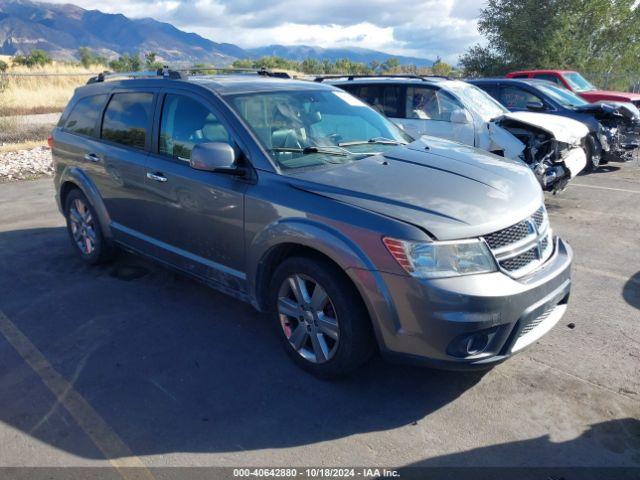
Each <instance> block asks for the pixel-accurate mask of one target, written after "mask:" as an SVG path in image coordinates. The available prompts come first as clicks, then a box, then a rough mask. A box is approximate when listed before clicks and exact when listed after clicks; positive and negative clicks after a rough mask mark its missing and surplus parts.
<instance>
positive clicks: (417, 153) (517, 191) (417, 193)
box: [290, 137, 544, 240]
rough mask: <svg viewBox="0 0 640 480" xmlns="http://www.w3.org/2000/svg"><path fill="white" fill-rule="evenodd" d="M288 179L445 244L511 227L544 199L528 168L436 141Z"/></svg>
mask: <svg viewBox="0 0 640 480" xmlns="http://www.w3.org/2000/svg"><path fill="white" fill-rule="evenodd" d="M290 177H291V182H292V186H294V187H295V188H299V189H302V190H306V191H308V192H311V193H314V194H317V195H322V196H324V197H329V198H332V199H334V200H338V201H340V202H343V203H346V204H349V205H354V206H357V207H360V208H363V209H365V210H369V211H372V212H375V213H379V214H382V215H385V216H387V217H392V218H395V219H398V220H401V221H403V222H406V223H410V224H413V225H416V226H418V227H420V228H421V229H423V230H425V231H427V232H428V233H429V234H431V235H432V236H433V237H435V238H436V239H439V240H454V239H462V238H470V237H477V236H480V235H484V234H487V233H490V232H494V231H496V230H500V229H502V228H505V227H508V226H510V225H513V224H514V223H517V222H519V221H520V220H522V219H523V218H526V217H527V216H529V215H531V214H532V213H533V212H534V211H535V210H536V209H537V208H539V207H540V205H541V204H542V202H543V200H544V198H543V194H542V190H541V189H540V186H539V184H538V182H537V180H536V178H535V176H534V175H533V173H532V172H531V170H530V169H529V168H528V167H527V166H526V165H524V164H523V163H521V162H519V161H512V160H506V159H504V158H502V157H498V156H496V155H492V154H490V153H486V152H483V151H481V150H477V149H475V148H472V147H468V146H466V145H462V144H460V143H455V142H449V141H446V140H442V139H437V138H434V137H422V138H421V139H420V140H417V141H415V142H413V143H412V144H410V145H408V146H398V147H393V148H390V149H389V150H388V151H387V152H386V153H384V154H378V155H375V156H371V157H367V158H364V159H362V160H356V161H354V162H351V163H348V164H345V165H341V166H337V167H335V168H326V169H322V170H312V171H303V172H296V173H292V174H291V176H290Z"/></svg>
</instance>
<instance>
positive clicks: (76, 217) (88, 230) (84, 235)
mask: <svg viewBox="0 0 640 480" xmlns="http://www.w3.org/2000/svg"><path fill="white" fill-rule="evenodd" d="M69 222H70V224H71V234H72V235H73V241H74V242H76V245H77V246H78V248H79V249H80V251H81V252H82V253H83V254H85V255H91V254H92V253H93V251H94V250H95V249H96V231H95V224H94V220H93V215H91V211H90V210H89V207H88V206H87V204H86V203H85V202H83V201H82V200H81V199H79V198H76V199H75V200H74V201H73V203H72V204H71V206H70V207H69Z"/></svg>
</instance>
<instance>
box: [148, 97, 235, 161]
mask: <svg viewBox="0 0 640 480" xmlns="http://www.w3.org/2000/svg"><path fill="white" fill-rule="evenodd" d="M205 142H223V143H231V138H230V136H229V132H227V129H226V128H225V127H224V126H223V125H222V124H221V123H220V121H219V120H218V117H216V115H215V114H213V113H212V112H211V111H210V110H209V109H208V108H207V107H205V106H204V105H202V104H201V103H200V102H198V101H196V100H193V99H191V98H189V97H185V96H183V95H173V94H168V95H167V96H166V97H165V99H164V103H163V106H162V117H161V120H160V142H159V151H160V153H161V154H163V155H167V156H169V157H174V158H177V159H179V160H184V161H189V159H190V158H191V150H193V147H194V146H195V145H196V144H198V143H205Z"/></svg>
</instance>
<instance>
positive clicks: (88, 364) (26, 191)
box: [0, 162, 640, 480]
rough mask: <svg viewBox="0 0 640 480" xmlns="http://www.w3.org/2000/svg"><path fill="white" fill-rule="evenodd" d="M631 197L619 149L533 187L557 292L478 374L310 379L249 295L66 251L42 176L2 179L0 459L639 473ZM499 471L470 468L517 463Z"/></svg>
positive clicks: (636, 239)
mask: <svg viewBox="0 0 640 480" xmlns="http://www.w3.org/2000/svg"><path fill="white" fill-rule="evenodd" d="M639 202H640V166H639V165H638V163H637V162H634V163H628V164H612V165H610V166H609V167H608V168H606V169H602V170H600V171H599V172H598V173H595V174H592V175H585V176H581V177H579V178H577V179H575V181H574V182H573V183H572V184H571V185H570V186H569V188H568V189H567V190H566V191H565V192H563V193H562V194H561V195H559V196H555V197H553V196H550V197H548V198H547V206H548V209H549V212H550V216H551V221H552V226H553V228H554V230H555V231H556V232H557V233H558V234H560V235H562V236H563V237H564V238H565V239H567V240H568V241H569V243H571V245H572V246H573V248H574V251H575V264H574V276H573V278H574V286H573V291H572V298H571V301H570V306H569V311H568V313H567V315H566V316H565V318H564V319H563V320H562V322H561V323H560V324H558V325H557V326H556V327H555V328H554V329H553V330H552V331H551V332H550V333H549V334H548V335H547V336H545V337H544V338H543V339H541V341H539V342H538V343H537V344H536V345H534V346H532V347H531V348H529V349H527V350H526V351H524V352H522V353H521V354H520V355H518V356H516V357H514V358H512V359H510V360H509V361H507V362H505V363H504V364H502V365H500V366H498V367H496V368H494V369H493V370H491V371H489V372H485V373H459V372H437V371H432V370H425V369H416V368H408V367H402V366H394V365H389V364H386V363H384V362H382V361H381V360H380V359H374V361H372V362H371V363H370V364H369V365H367V366H366V367H365V368H363V369H362V370H360V371H359V372H358V373H357V374H356V375H354V376H353V377H351V378H349V379H346V380H344V381H342V382H338V383H327V382H322V381H319V380H316V379H314V378H312V377H310V376H308V375H306V374H304V373H302V372H301V371H299V370H298V369H297V368H296V367H294V366H293V365H292V364H291V362H290V361H289V360H288V359H287V357H286V355H285V354H284V353H283V352H281V350H280V349H279V348H278V345H277V339H276V338H275V336H274V332H273V330H272V328H271V325H270V324H269V323H268V322H265V321H264V319H263V318H262V317H261V316H260V315H258V314H257V313H256V312H255V311H254V310H253V309H252V308H251V307H250V306H248V305H245V304H243V303H240V302H238V301H235V300H233V299H230V298H228V297H226V296H224V295H222V294H218V293H216V292H214V291H212V290H209V289H207V288H205V287H204V286H202V285H200V284H198V283H195V282H193V281H191V280H189V279H187V278H184V277H182V276H179V275H176V274H174V273H172V272H170V271H168V270H165V269H163V268H161V267H159V266H157V265H153V264H150V263H148V262H146V261H143V260H140V259H138V258H135V257H132V256H129V255H122V256H120V258H119V259H118V260H117V261H116V263H115V264H113V265H106V266H101V267H94V268H89V267H86V266H84V265H83V264H81V263H80V261H79V260H77V259H76V258H75V257H74V255H73V253H72V250H71V246H70V245H69V242H68V239H67V235H66V231H65V229H64V227H63V220H62V217H61V216H60V215H59V213H58V212H57V210H56V207H55V205H54V200H53V188H52V185H51V179H43V180H36V181H31V182H9V183H4V184H2V185H0V251H1V252H2V253H3V254H2V255H1V256H0V292H1V294H0V392H1V394H0V467H1V466H103V467H113V466H116V467H117V466H122V465H142V466H146V467H149V468H150V469H151V472H152V473H154V474H156V476H157V478H164V477H162V475H160V474H159V473H158V472H159V471H157V470H154V469H155V468H160V467H168V466H187V465H190V466H286V465H295V466H309V465H314V466H319V465H324V466H332V465H354V466H358V465H359V466H371V465H378V466H388V467H389V466H390V467H404V466H426V467H459V468H463V467H474V468H473V469H472V470H466V473H465V471H463V472H461V473H460V474H458V475H454V476H451V475H449V473H450V471H439V470H434V471H432V473H433V475H431V476H430V477H429V478H468V477H469V476H470V474H471V473H474V474H475V473H477V472H478V467H514V468H517V469H522V468H527V469H533V470H529V471H530V472H534V473H533V476H531V477H527V478H539V479H543V480H547V479H549V478H554V479H558V478H564V479H566V480H574V479H575V480H582V479H585V478H594V479H596V478H597V479H598V480H602V479H606V478H635V479H637V478H640V327H639V324H640V248H639V246H640V209H638V204H639ZM570 326H572V327H573V328H570ZM549 467H585V470H579V471H569V472H566V473H563V474H562V475H560V474H559V473H557V471H555V470H554V471H553V472H552V473H550V472H551V471H549V470H548V468H549ZM534 468H538V470H535V469H534ZM595 468H604V470H596V469H595ZM614 468H625V470H612V469H614ZM105 470H106V471H109V470H108V469H105ZM438 472H439V473H438ZM443 472H444V473H443ZM515 472H516V473H513V474H511V475H507V474H505V473H504V472H503V473H500V474H495V475H493V476H487V477H486V478H492V479H502V478H507V477H508V478H519V479H520V478H524V474H523V473H522V472H523V470H516V471H515ZM445 474H447V475H449V476H445ZM614 474H615V475H614ZM183 476H189V475H188V474H187V473H185V474H184V475H183ZM201 478H205V477H201ZM474 478H475V477H474Z"/></svg>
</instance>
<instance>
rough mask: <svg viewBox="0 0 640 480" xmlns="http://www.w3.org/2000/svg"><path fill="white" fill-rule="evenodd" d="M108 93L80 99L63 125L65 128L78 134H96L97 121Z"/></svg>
mask: <svg viewBox="0 0 640 480" xmlns="http://www.w3.org/2000/svg"><path fill="white" fill-rule="evenodd" d="M106 99H107V96H106V95H94V96H92V97H85V98H82V99H80V100H78V103H76V105H75V106H74V107H73V110H71V113H70V114H69V116H68V117H67V120H66V121H65V123H64V125H63V130H64V131H65V132H69V133H75V134H77V135H87V136H91V137H93V136H94V135H95V128H96V122H97V121H98V117H99V116H100V113H102V107H103V105H104V102H105V101H106Z"/></svg>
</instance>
